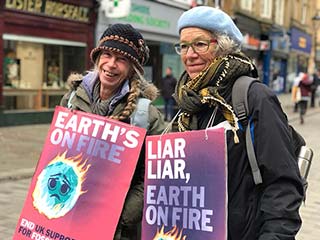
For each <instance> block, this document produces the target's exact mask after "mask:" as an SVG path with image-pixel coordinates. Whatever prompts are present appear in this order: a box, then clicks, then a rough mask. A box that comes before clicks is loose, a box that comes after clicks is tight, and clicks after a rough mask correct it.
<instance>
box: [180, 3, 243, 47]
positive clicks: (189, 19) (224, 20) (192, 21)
mask: <svg viewBox="0 0 320 240" xmlns="http://www.w3.org/2000/svg"><path fill="white" fill-rule="evenodd" d="M186 27H198V28H202V29H205V30H207V31H209V32H220V33H224V34H226V35H227V36H229V37H230V38H231V39H233V40H234V41H235V42H237V43H238V44H241V42H242V40H243V36H242V34H241V32H240V30H239V29H238V28H237V26H236V25H235V24H234V22H233V20H232V19H231V17H230V16H229V15H228V14H226V13H225V12H223V11H221V10H220V9H218V8H213V7H208V6H199V7H194V8H191V9H190V10H188V11H186V12H184V13H183V14H182V15H181V16H180V18H179V20H178V31H179V33H180V32H181V30H182V29H183V28H186Z"/></svg>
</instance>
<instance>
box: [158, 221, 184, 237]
mask: <svg viewBox="0 0 320 240" xmlns="http://www.w3.org/2000/svg"><path fill="white" fill-rule="evenodd" d="M186 238H187V236H182V230H181V231H180V232H179V229H178V228H177V227H176V226H174V227H173V228H172V229H171V230H169V231H168V232H166V233H165V232H164V226H163V225H162V227H161V230H160V231H159V229H158V230H157V234H156V235H155V236H154V238H153V240H185V239H186Z"/></svg>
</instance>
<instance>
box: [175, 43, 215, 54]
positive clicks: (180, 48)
mask: <svg viewBox="0 0 320 240" xmlns="http://www.w3.org/2000/svg"><path fill="white" fill-rule="evenodd" d="M216 42H217V40H216V39H210V40H194V41H192V42H180V43H176V44H175V45H174V48H175V50H176V52H177V53H178V54H179V55H183V54H186V53H187V52H188V50H189V47H191V48H192V50H193V51H194V52H196V53H204V52H206V51H208V49H209V46H210V43H216Z"/></svg>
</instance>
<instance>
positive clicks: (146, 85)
mask: <svg viewBox="0 0 320 240" xmlns="http://www.w3.org/2000/svg"><path fill="white" fill-rule="evenodd" d="M96 74H97V73H96V72H93V71H91V72H88V73H87V74H86V75H82V74H79V73H71V74H70V75H69V77H68V78H67V83H68V86H69V87H70V88H71V89H72V90H76V89H77V88H78V86H79V85H80V84H81V83H82V81H83V80H84V79H85V78H87V77H89V76H90V78H92V77H93V78H92V79H95V78H96V76H95V77H94V75H96ZM133 78H139V76H138V75H137V74H135V75H134V76H133ZM140 82H141V85H140V90H141V95H142V96H143V97H145V98H148V99H150V100H151V101H153V100H155V99H156V98H157V97H158V96H159V89H158V88H157V87H156V86H155V85H154V84H153V83H150V82H148V81H147V80H146V79H144V78H143V79H141V78H140Z"/></svg>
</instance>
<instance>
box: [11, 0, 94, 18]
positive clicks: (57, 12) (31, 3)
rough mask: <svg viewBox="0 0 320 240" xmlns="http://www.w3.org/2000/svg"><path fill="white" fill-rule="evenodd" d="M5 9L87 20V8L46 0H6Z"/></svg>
mask: <svg viewBox="0 0 320 240" xmlns="http://www.w3.org/2000/svg"><path fill="white" fill-rule="evenodd" d="M5 8H6V9H11V10H17V11H23V12H28V13H33V14H39V15H46V16H50V17H57V18H64V19H68V20H75V21H81V22H89V8H87V7H83V6H76V5H73V4H66V3H61V2H56V1H48V0H6V5H5Z"/></svg>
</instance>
